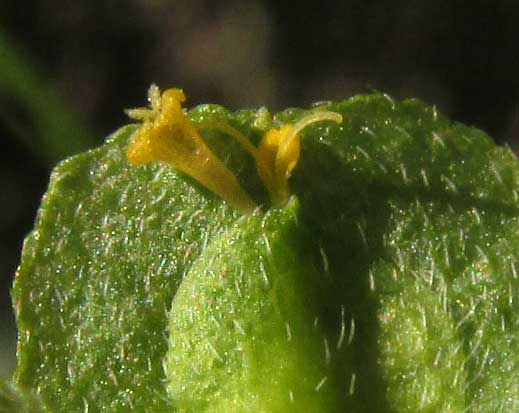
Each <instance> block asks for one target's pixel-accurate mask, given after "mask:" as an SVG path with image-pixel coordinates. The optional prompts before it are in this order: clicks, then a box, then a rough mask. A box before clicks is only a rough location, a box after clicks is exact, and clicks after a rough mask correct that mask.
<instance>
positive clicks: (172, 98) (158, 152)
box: [126, 85, 256, 212]
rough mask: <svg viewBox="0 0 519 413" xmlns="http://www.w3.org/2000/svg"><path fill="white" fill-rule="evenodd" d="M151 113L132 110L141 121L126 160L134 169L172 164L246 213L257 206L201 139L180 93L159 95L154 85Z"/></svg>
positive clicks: (173, 90) (128, 149)
mask: <svg viewBox="0 0 519 413" xmlns="http://www.w3.org/2000/svg"><path fill="white" fill-rule="evenodd" d="M148 96H149V101H150V106H151V108H150V109H145V108H139V109H130V110H127V111H126V113H127V114H128V116H130V117H131V118H132V119H135V120H139V121H142V125H141V126H140V128H139V129H138V130H137V131H136V132H135V133H134V135H133V136H132V139H131V142H130V144H129V146H128V148H127V151H126V156H127V158H128V160H129V161H130V162H131V163H132V164H134V165H142V164H145V163H148V162H150V161H162V162H166V163H169V164H171V165H173V166H174V167H175V169H176V170H178V171H180V172H183V173H185V174H187V175H189V176H191V177H192V178H194V179H195V180H196V181H198V182H199V183H200V184H202V185H203V186H205V187H206V188H208V189H209V190H211V191H212V192H214V193H215V194H217V195H219V196H220V197H221V198H223V199H225V200H226V201H228V202H230V203H231V204H232V205H234V206H235V207H236V208H238V209H239V210H241V211H243V212H250V211H252V210H254V209H255V208H256V204H255V203H254V201H252V199H251V198H250V197H249V195H248V194H247V193H246V192H245V191H244V190H243V189H242V188H241V186H240V184H239V183H238V179H237V178H236V176H235V175H234V174H233V173H232V172H231V171H230V170H229V169H228V168H227V167H226V166H225V164H224V163H223V162H222V161H221V160H220V159H218V158H217V157H216V156H215V154H214V153H213V152H212V151H211V150H210V149H209V148H208V146H207V145H206V144H205V142H204V140H203V139H202V138H201V137H200V135H199V133H198V130H197V129H196V128H195V127H194V126H193V124H192V122H191V121H190V120H189V119H188V118H187V116H186V115H185V113H184V110H183V109H182V103H183V102H184V101H185V99H186V97H185V95H184V92H183V91H182V90H181V89H168V90H166V91H164V93H162V95H161V94H160V91H159V88H158V87H157V86H155V85H152V86H151V87H150V89H149V92H148Z"/></svg>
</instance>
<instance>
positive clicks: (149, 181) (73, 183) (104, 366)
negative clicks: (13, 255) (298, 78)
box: [13, 94, 519, 413]
mask: <svg viewBox="0 0 519 413" xmlns="http://www.w3.org/2000/svg"><path fill="white" fill-rule="evenodd" d="M328 109H329V110H334V111H337V112H339V113H341V114H342V115H343V118H344V122H343V124H342V125H336V124H332V123H326V122H323V123H319V124H314V125H311V126H309V127H308V128H307V129H305V130H304V131H303V132H302V156H301V160H300V164H299V165H298V166H297V168H296V169H295V171H294V174H293V177H292V178H291V180H290V185H291V188H292V192H293V194H294V195H295V196H296V198H297V200H298V202H296V201H292V202H293V203H291V204H289V205H287V206H286V207H285V208H281V209H279V210H277V209H270V208H269V206H268V205H267V204H264V205H263V206H264V208H263V211H257V212H256V213H255V214H253V215H250V216H240V214H239V213H237V212H235V211H233V210H232V208H231V207H229V206H228V205H227V204H226V203H225V202H224V201H222V200H220V199H217V198H216V197H215V196H214V195H212V194H211V193H209V192H208V191H206V190H205V189H203V188H201V187H200V186H199V185H198V184H197V183H195V182H193V181H192V180H191V179H189V178H186V177H185V176H182V175H180V174H177V173H175V172H174V171H173V169H172V168H171V167H169V166H167V165H160V164H154V165H150V166H146V167H131V166H129V165H128V164H127V162H126V160H125V157H124V150H125V147H126V145H127V141H128V138H129V136H130V134H131V132H132V131H133V130H134V129H133V127H127V128H123V129H122V130H120V131H118V132H117V133H116V134H115V135H114V136H113V137H111V138H110V139H109V140H108V141H107V143H106V144H105V145H104V146H102V147H101V148H99V149H98V150H95V151H92V152H88V153H86V154H83V155H80V156H77V157H74V158H72V159H70V160H68V161H65V162H64V163H63V164H61V165H60V166H59V167H58V168H57V169H56V171H55V172H54V174H53V176H52V178H51V183H50V186H49V191H48V193H47V194H46V196H45V198H44V200H43V203H42V207H41V209H40V212H39V216H38V220H37V223H36V227H35V230H34V231H33V232H32V233H31V235H30V236H29V237H28V239H27V241H26V244H25V246H24V251H23V258H22V263H21V266H20V270H19V272H18V275H17V279H16V282H15V287H14V291H13V295H14V300H15V305H16V310H17V317H18V324H19V328H20V341H19V365H18V368H17V371H16V381H17V382H18V383H19V384H20V385H22V386H24V387H27V388H32V389H35V390H36V391H37V392H38V393H39V394H40V395H41V397H42V398H43V399H44V400H45V401H46V404H47V405H48V406H49V408H52V409H53V410H56V411H67V412H72V413H73V412H83V411H85V409H87V408H88V409H89V411H90V412H91V411H100V412H101V411H102V412H126V411H128V410H132V411H139V412H141V411H142V412H149V413H155V412H174V411H185V410H187V411H189V410H190V409H191V410H192V409H196V410H194V411H200V412H204V411H206V412H218V411H226V412H227V411H228V412H232V411H236V412H247V411H259V412H261V411H265V412H270V411H272V412H280V413H281V412H285V411H286V412H290V411H295V410H298V411H303V410H304V408H301V407H300V406H302V405H303V406H305V407H306V408H307V410H308V411H315V412H323V413H328V412H343V411H358V412H379V413H389V412H392V413H394V412H417V411H420V412H440V411H441V412H462V411H470V412H471V413H483V412H493V413H494V412H511V411H517V410H518V409H519V382H518V381H517V371H519V357H518V356H517V354H519V336H518V334H517V329H518V327H519V316H518V315H517V314H519V308H518V307H519V304H518V301H517V299H516V296H517V292H518V289H519V279H518V277H517V268H518V266H519V262H518V253H517V251H518V250H519V225H518V215H519V204H518V200H519V192H518V189H519V167H518V162H517V159H516V158H515V156H514V155H513V154H512V152H511V151H510V150H509V149H506V148H502V147H498V146H496V145H495V144H494V143H492V141H491V140H490V139H489V138H488V137H487V136H486V135H485V134H484V133H483V132H481V131H479V130H477V129H473V128H469V127H466V126H464V125H461V124H458V123H453V122H451V121H449V120H448V119H446V118H445V117H443V116H442V115H441V114H438V113H437V111H436V110H435V108H433V107H428V106H426V105H424V104H422V103H421V102H419V101H415V100H405V101H402V102H395V101H393V100H392V99H390V98H389V97H387V96H385V95H380V94H376V95H370V96H358V97H355V98H352V99H349V100H347V101H344V102H339V103H335V104H331V105H330V106H329V107H328ZM305 113H306V111H304V110H301V109H291V110H287V111H285V112H282V113H280V114H278V115H276V116H275V117H274V118H273V120H272V121H270V120H269V121H268V122H258V120H259V119H263V118H264V111H258V112H257V113H256V112H254V111H244V112H238V113H235V114H232V113H229V112H227V111H226V110H224V109H223V108H219V107H216V106H202V107H199V108H196V109H194V110H193V111H191V113H190V116H191V117H192V118H193V119H194V120H199V119H204V120H209V121H215V122H222V121H223V122H228V123H231V124H232V125H233V126H234V127H236V128H239V129H240V130H241V131H242V133H245V134H247V135H249V136H251V139H252V140H253V141H254V142H257V141H258V139H259V137H260V135H261V134H262V133H264V132H265V131H266V129H267V128H269V127H277V126H280V125H283V124H285V123H286V122H294V121H297V120H298V119H299V118H300V117H301V116H304V115H305ZM209 135H210V136H209ZM204 136H206V137H208V138H209V140H210V143H211V144H212V145H213V146H214V147H215V148H216V150H217V152H218V153H219V154H220V155H222V154H226V158H228V159H226V160H227V161H228V162H229V165H230V166H231V168H232V169H233V170H235V171H236V172H237V173H238V174H239V177H240V181H241V182H242V185H243V187H244V188H246V189H247V191H249V192H250V193H251V195H252V196H253V198H254V199H256V200H264V199H266V197H265V193H264V190H263V189H262V188H261V185H260V183H259V181H258V179H257V176H255V172H254V164H253V162H252V159H250V158H249V157H248V156H247V155H246V154H244V153H243V151H242V150H241V148H239V147H237V146H236V145H234V144H229V138H228V137H226V136H225V135H222V134H218V133H214V132H212V133H210V134H204ZM222 157H223V156H222ZM242 274H245V275H243V278H242ZM265 275H266V277H267V278H268V279H269V283H270V282H271V284H270V285H269V286H265V285H264V284H262V282H263V283H264V279H263V278H262V277H264V276H265ZM218 277H221V278H218ZM182 280H183V281H182ZM262 280H263V281H262ZM181 281H182V283H181ZM179 285H181V287H180V289H179V290H178V294H177V295H175V294H176V292H177V289H178V288H179ZM236 285H238V287H239V291H240V292H238V290H237V289H236ZM233 287H234V288H233ZM172 302H173V305H171V303H172ZM233 311H235V312H236V313H233ZM168 323H169V324H168ZM236 323H237V324H236ZM287 323H288V325H289V326H290V328H291V334H292V339H291V340H288V336H287V328H286V325H287ZM168 325H169V327H168ZM238 326H239V327H238ZM241 330H243V332H245V333H246V334H245V335H243V334H241V332H242V331H241ZM292 330H293V331H292ZM168 337H169V338H168ZM248 337H253V338H254V339H253V340H252V339H251V340H249V338H248ZM296 337H298V338H299V339H296ZM168 340H169V346H170V347H169V350H168ZM214 340H216V341H214ZM209 344H210V346H209ZM211 347H212V349H211ZM165 360H166V361H165ZM163 363H164V366H163ZM247 363H249V364H247ZM164 369H165V370H166V372H167V375H166V372H165V371H164ZM324 377H326V380H325V381H324V382H323V383H321V380H322V378H324ZM316 381H317V383H316ZM294 406H296V407H295V410H294ZM175 409H176V410H175Z"/></svg>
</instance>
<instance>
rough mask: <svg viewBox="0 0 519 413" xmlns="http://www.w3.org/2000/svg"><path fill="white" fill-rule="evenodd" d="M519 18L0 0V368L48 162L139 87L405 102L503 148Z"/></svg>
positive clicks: (241, 102)
mask: <svg viewBox="0 0 519 413" xmlns="http://www.w3.org/2000/svg"><path fill="white" fill-rule="evenodd" d="M216 3H221V4H219V5H218V4H216ZM296 4H297V6H296ZM518 28H519V2H517V0H491V1H477V0H472V1H453V0H437V1H424V0H394V1H388V2H385V1H369V0H350V1H343V2H340V1H326V0H321V1H318V2H313V3H308V4H307V3H302V2H301V3H296V2H282V1H266V0H265V1H260V0H258V1H228V2H210V1H199V0H180V1H166V0H125V1H86V0H83V1H75V2H65V1H62V0H33V1H32V2H31V1H29V2H14V1H12V2H9V1H8V2H7V4H5V2H4V4H2V12H1V13H0V134H1V136H0V142H1V153H0V156H1V162H0V200H1V202H0V375H4V376H8V375H9V374H10V373H11V372H12V369H13V367H14V352H15V335H16V333H15V329H14V317H13V315H12V310H11V304H10V298H9V288H10V285H11V282H12V279H13V275H14V272H15V269H16V266H17V264H18V261H19V258H20V249H21V245H22V241H23V238H24V237H25V235H26V234H27V233H28V232H29V231H30V229H31V227H32V225H33V222H34V217H35V214H36V210H37V207H38V204H39V199H40V197H41V195H42V194H43V192H44V191H45V188H46V185H47V181H48V176H49V173H50V170H51V167H52V166H53V165H54V164H55V163H56V162H57V161H58V160H60V159H63V158H64V157H65V156H68V155H70V154H72V153H75V152H78V151H80V150H83V149H86V148H89V147H93V146H96V145H99V144H101V142H102V141H103V139H104V137H105V136H106V135H108V134H109V133H111V132H112V131H114V130H115V129H117V128H118V127H119V126H121V125H123V124H125V123H126V122H127V119H126V117H125V115H124V114H123V112H122V109H123V108H126V107H133V106H142V105H143V104H144V103H145V96H146V90H147V88H148V86H149V84H150V83H151V82H155V83H157V84H158V85H159V86H161V87H163V88H166V87H170V86H180V87H183V88H184V90H185V91H186V92H187V95H188V106H193V105H196V104H198V103H203V102H214V103H219V104H222V105H225V106H228V107H230V108H232V109H237V108H242V107H258V106H261V105H267V106H268V107H269V108H271V110H272V111H276V110H280V109H282V108H284V107H286V106H306V105H308V104H309V103H311V102H312V101H315V100H328V99H342V98H347V97H349V96H351V95H353V94H357V93H369V92H372V91H383V92H386V93H389V94H390V95H393V96H394V97H396V98H404V97H419V98H421V99H423V100H425V101H427V102H429V103H431V104H432V103H434V104H436V105H437V107H438V108H439V109H440V110H441V111H443V112H444V113H446V114H448V115H449V116H450V117H452V118H453V119H456V120H459V121H462V122H465V123H467V124H470V125H474V126H477V127H479V128H481V129H483V130H485V131H486V132H488V133H489V134H490V135H491V136H492V137H494V139H495V140H496V141H497V142H499V143H503V144H509V145H510V146H511V147H512V149H513V150H514V151H516V152H517V150H518V149H519V41H518V40H519V35H518V34H519V30H518Z"/></svg>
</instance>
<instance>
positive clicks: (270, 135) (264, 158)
mask: <svg viewBox="0 0 519 413" xmlns="http://www.w3.org/2000/svg"><path fill="white" fill-rule="evenodd" d="M323 120H331V121H333V122H336V123H341V122H342V116H341V115H340V114H339V113H336V112H330V111H317V112H314V113H311V114H309V115H307V116H304V117H303V118H302V119H300V120H299V121H298V122H296V123H295V124H294V125H292V124H287V125H283V126H282V127H281V128H274V129H270V130H269V131H267V133H265V135H263V138H262V139H261V142H260V145H259V147H258V153H257V155H256V167H257V170H258V175H259V176H260V178H261V179H262V181H263V183H264V184H265V186H266V187H267V189H268V190H269V192H270V195H271V198H272V201H273V202H274V203H275V204H283V203H285V202H286V201H287V200H288V198H289V196H290V192H289V188H288V179H289V178H290V176H291V175H292V171H293V170H294V169H295V167H296V166H297V163H298V162H299V157H300V154H301V137H300V135H299V134H300V132H301V131H302V130H303V129H304V128H306V127H307V126H308V125H310V124H312V123H315V122H321V121H323Z"/></svg>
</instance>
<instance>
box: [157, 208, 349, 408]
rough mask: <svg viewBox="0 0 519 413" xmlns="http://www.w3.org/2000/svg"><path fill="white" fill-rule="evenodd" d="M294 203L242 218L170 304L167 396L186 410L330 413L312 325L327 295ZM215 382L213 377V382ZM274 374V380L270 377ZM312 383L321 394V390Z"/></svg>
mask: <svg viewBox="0 0 519 413" xmlns="http://www.w3.org/2000/svg"><path fill="white" fill-rule="evenodd" d="M298 211H299V208H298V203H297V201H296V200H295V199H293V200H292V201H291V202H290V203H289V205H287V207H285V208H283V209H280V210H277V209H271V210H270V211H269V212H267V213H266V214H263V213H257V214H254V215H252V216H245V217H243V219H240V220H239V221H238V222H236V223H235V224H234V225H233V226H232V227H231V228H229V229H228V230H227V231H225V232H224V233H223V234H222V235H221V236H218V237H216V238H215V239H214V240H213V241H212V242H211V244H210V245H209V246H208V247H207V248H206V249H205V250H204V251H203V252H202V254H201V255H200V257H199V258H198V260H197V261H196V262H195V263H194V264H193V266H192V268H191V269H190V271H189V273H188V274H187V275H186V277H185V278H184V280H183V282H182V285H181V287H180V288H179V290H178V292H177V294H176V296H175V298H174V300H173V305H172V308H171V313H170V325H169V334H170V344H169V351H168V355H167V361H166V369H167V373H168V376H169V390H170V394H172V395H174V397H175V399H176V400H177V402H178V405H179V407H182V408H185V409H187V411H189V412H202V411H203V412H206V411H207V412H215V413H216V412H230V411H237V412H244V413H245V412H251V413H252V412H284V411H315V412H318V411H319V412H320V411H330V409H332V408H337V407H338V406H335V401H336V400H340V398H339V397H338V395H337V394H336V393H337V389H338V386H336V384H337V383H332V382H328V379H329V378H331V377H330V373H331V371H332V369H331V367H330V365H329V363H328V361H329V360H327V357H326V354H325V353H324V352H323V351H322V350H323V343H324V340H326V336H325V335H324V334H323V328H322V327H321V326H319V325H313V323H312V322H309V320H313V318H314V317H315V315H316V314H317V313H318V311H319V310H318V308H319V304H320V303H321V302H322V301H323V298H324V297H322V296H321V295H322V294H323V292H324V287H325V285H323V283H322V280H321V279H320V277H319V275H320V269H319V267H318V263H316V262H315V261H314V260H313V259H311V258H312V254H311V253H309V252H308V251H305V249H306V247H307V246H308V245H311V241H310V240H309V236H310V234H308V233H307V232H306V231H305V229H304V228H303V227H301V226H299V225H298V224H297V216H298ZM207 378H210V380H207ZM266 378H268V380H266ZM316 388H317V389H318V391H316Z"/></svg>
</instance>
